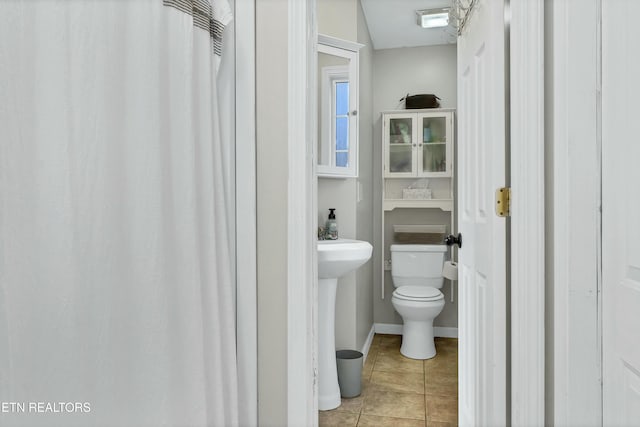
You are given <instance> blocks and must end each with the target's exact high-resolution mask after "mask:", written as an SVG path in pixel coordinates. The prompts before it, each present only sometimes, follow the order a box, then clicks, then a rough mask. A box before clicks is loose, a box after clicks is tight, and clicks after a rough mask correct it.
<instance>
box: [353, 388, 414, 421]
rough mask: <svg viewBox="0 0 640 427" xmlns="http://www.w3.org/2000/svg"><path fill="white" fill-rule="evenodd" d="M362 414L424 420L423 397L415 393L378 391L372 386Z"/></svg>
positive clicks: (365, 399) (366, 397)
mask: <svg viewBox="0 0 640 427" xmlns="http://www.w3.org/2000/svg"><path fill="white" fill-rule="evenodd" d="M362 414H365V415H378V416H383V417H395V418H412V419H418V420H424V419H425V401H424V396H423V395H421V394H416V393H401V392H395V391H386V390H379V389H377V388H376V387H375V386H373V385H372V386H371V388H370V390H369V391H368V392H367V395H366V396H365V398H364V404H363V405H362Z"/></svg>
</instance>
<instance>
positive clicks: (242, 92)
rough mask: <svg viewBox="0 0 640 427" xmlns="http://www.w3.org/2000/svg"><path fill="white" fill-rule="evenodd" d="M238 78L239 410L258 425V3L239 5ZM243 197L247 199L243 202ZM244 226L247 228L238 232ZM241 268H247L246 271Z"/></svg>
mask: <svg viewBox="0 0 640 427" xmlns="http://www.w3.org/2000/svg"><path fill="white" fill-rule="evenodd" d="M234 7H235V11H234V24H235V25H234V28H235V58H236V64H235V69H236V72H235V76H236V88H235V89H236V94H235V97H236V123H235V132H236V153H235V159H236V160H235V162H236V168H235V182H236V197H235V201H236V260H242V262H241V263H238V262H236V348H237V359H238V361H237V364H238V385H239V387H238V389H239V390H240V391H241V393H240V394H239V396H238V401H239V406H240V408H243V411H244V412H245V415H244V419H245V420H246V421H247V422H249V423H250V425H257V424H258V313H257V303H258V293H257V287H256V284H257V250H256V239H257V215H256V209H257V205H256V109H255V105H256V75H255V64H256V56H255V52H256V47H255V44H256V43H255V32H256V27H255V4H254V3H253V2H248V1H241V0H236V1H235V2H234ZM238 195H243V197H238ZM238 225H241V226H240V227H238ZM240 266H241V267H240Z"/></svg>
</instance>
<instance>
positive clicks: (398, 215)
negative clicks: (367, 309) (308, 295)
mask: <svg viewBox="0 0 640 427" xmlns="http://www.w3.org/2000/svg"><path fill="white" fill-rule="evenodd" d="M373 70H374V74H373V87H374V91H373V117H374V134H373V135H374V144H375V150H374V156H373V163H374V165H375V167H374V182H375V186H374V195H375V196H374V206H375V209H374V212H375V217H374V224H381V223H382V214H381V206H382V169H381V167H382V166H381V165H382V121H381V112H382V111H386V110H394V109H403V108H404V105H403V104H401V103H400V102H399V99H400V98H402V97H403V96H404V95H406V94H407V93H410V94H417V93H434V94H436V95H438V96H439V97H440V98H442V100H441V101H440V102H441V106H442V107H443V108H455V107H456V97H457V90H456V46H455V45H443V46H428V47H414V48H400V49H382V50H376V51H374V53H373ZM385 215H386V217H385V228H386V230H387V231H386V234H387V235H386V237H385V242H386V243H385V247H384V248H382V229H381V227H380V226H378V225H376V226H375V227H374V250H375V253H374V258H375V273H376V274H374V293H373V302H374V304H373V312H374V321H375V322H376V323H392V324H402V318H401V317H400V316H399V315H398V314H397V313H396V312H395V310H394V309H393V306H392V305H391V293H392V292H393V283H392V281H391V274H390V272H385V274H384V280H385V298H384V299H382V298H381V280H382V275H381V274H380V271H381V268H382V267H381V266H382V260H383V258H384V259H390V256H389V252H388V250H389V242H390V241H391V240H390V237H391V232H390V227H391V225H392V224H394V223H396V224H446V225H447V226H448V229H451V215H450V214H449V213H448V212H443V211H441V210H439V209H396V210H394V211H391V212H387V213H386V214H385ZM455 286H457V285H454V295H457V289H456V288H455ZM450 289H451V288H450V283H449V281H445V285H444V288H443V289H442V291H443V293H444V294H445V308H444V310H443V311H442V313H441V314H440V315H439V316H438V317H437V318H436V319H435V321H434V325H436V326H446V327H457V325H458V302H457V298H455V300H454V302H453V303H452V302H451V298H450Z"/></svg>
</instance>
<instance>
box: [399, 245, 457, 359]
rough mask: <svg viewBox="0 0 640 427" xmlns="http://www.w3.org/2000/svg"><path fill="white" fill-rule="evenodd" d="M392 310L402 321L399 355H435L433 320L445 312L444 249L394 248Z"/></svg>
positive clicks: (437, 246) (417, 357) (421, 247)
mask: <svg viewBox="0 0 640 427" xmlns="http://www.w3.org/2000/svg"><path fill="white" fill-rule="evenodd" d="M390 249H391V277H392V279H393V286H395V288H396V289H395V291H394V292H393V295H392V297H391V303H392V305H393V308H394V309H395V310H396V312H398V314H399V315H400V316H401V317H402V321H403V326H402V346H401V347H400V353H402V355H403V356H405V357H409V358H411V359H430V358H432V357H434V356H435V355H436V347H435V344H434V336H433V320H434V319H435V318H436V317H437V316H438V315H439V314H440V313H441V312H442V310H443V308H444V295H442V292H440V288H442V285H443V283H444V278H443V277H442V266H443V264H444V256H445V253H446V251H447V247H446V246H444V245H391V248H390Z"/></svg>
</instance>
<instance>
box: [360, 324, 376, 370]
mask: <svg viewBox="0 0 640 427" xmlns="http://www.w3.org/2000/svg"><path fill="white" fill-rule="evenodd" d="M375 334H376V331H375V325H371V330H370V331H369V335H368V336H367V339H366V340H365V342H364V345H363V346H362V355H363V357H362V363H364V362H366V361H367V356H368V355H369V349H371V343H372V342H373V336H374V335H375Z"/></svg>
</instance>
